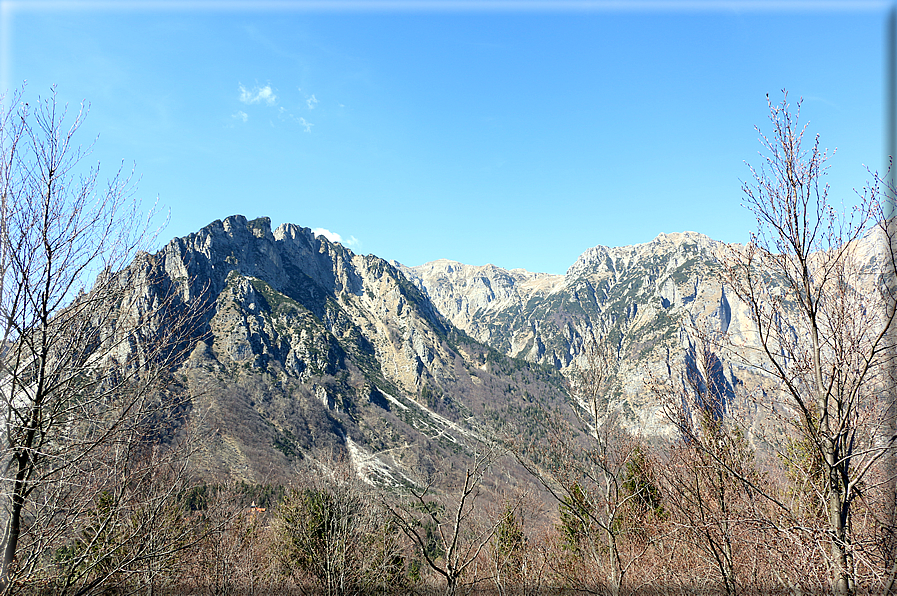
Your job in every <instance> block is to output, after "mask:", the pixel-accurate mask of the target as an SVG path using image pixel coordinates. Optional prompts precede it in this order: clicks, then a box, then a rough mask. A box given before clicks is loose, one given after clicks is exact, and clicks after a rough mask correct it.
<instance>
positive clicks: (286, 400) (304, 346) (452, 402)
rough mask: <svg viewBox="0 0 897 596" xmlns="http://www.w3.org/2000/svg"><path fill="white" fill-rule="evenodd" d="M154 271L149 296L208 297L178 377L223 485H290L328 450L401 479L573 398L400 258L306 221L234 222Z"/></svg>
mask: <svg viewBox="0 0 897 596" xmlns="http://www.w3.org/2000/svg"><path fill="white" fill-rule="evenodd" d="M140 263H141V265H140V266H141V267H143V268H145V269H146V272H145V275H142V276H140V279H152V280H153V281H152V284H151V285H152V286H153V287H144V286H141V285H139V284H138V285H136V286H135V288H134V291H138V292H143V293H144V294H146V295H148V296H149V295H151V294H157V293H165V292H174V293H175V294H176V295H177V297H178V300H179V301H181V302H183V303H193V302H195V301H203V302H205V304H206V311H205V317H204V319H203V324H202V326H201V328H200V329H197V331H196V333H195V335H194V337H193V340H192V342H193V343H192V344H191V346H189V357H188V358H186V359H185V361H184V362H183V365H182V366H181V368H180V371H179V374H181V375H182V376H183V378H184V379H185V382H186V384H187V385H188V386H189V388H190V389H191V390H192V393H193V395H194V396H195V397H194V398H193V400H192V409H191V418H192V420H193V421H194V423H195V424H198V425H200V427H201V434H202V435H203V436H205V437H208V438H207V439H205V440H204V441H203V446H202V452H201V454H200V457H199V458H198V461H199V462H200V464H199V469H200V471H201V472H202V473H203V474H206V475H208V476H210V477H215V478H221V477H226V476H231V477H236V478H241V479H245V480H249V481H252V482H261V481H270V480H280V481H284V480H285V479H287V478H289V476H290V474H291V470H292V469H294V467H295V466H296V465H297V464H298V463H299V462H300V461H301V460H302V459H303V458H305V457H308V456H310V455H311V456H316V454H320V453H321V452H322V451H323V452H327V453H328V454H330V453H335V454H337V455H339V454H343V455H344V456H345V457H347V458H351V459H352V461H353V462H354V463H355V465H356V467H357V468H358V469H359V471H360V472H361V473H363V474H364V475H365V476H367V477H368V478H369V479H371V480H379V481H381V482H387V483H401V482H405V481H407V478H408V477H409V475H411V474H412V472H413V471H414V470H420V469H422V470H423V471H426V469H427V468H430V467H432V465H433V462H434V461H441V462H443V463H445V462H448V461H451V460H452V459H453V458H456V459H458V460H459V461H463V460H464V459H465V458H467V457H469V456H470V455H471V454H472V452H473V448H474V444H475V442H476V439H477V437H483V436H486V435H490V434H492V433H493V432H494V430H491V429H492V428H493V427H494V426H495V425H494V424H490V421H491V422H498V421H502V420H507V419H509V418H520V417H521V414H522V413H523V412H527V414H526V415H525V416H523V419H528V420H535V419H536V418H537V417H538V415H539V412H540V411H544V410H546V409H548V408H554V407H557V406H559V405H562V404H563V402H564V390H563V385H562V382H561V379H560V377H559V376H558V375H557V374H556V373H554V372H552V371H550V370H547V369H544V368H540V367H537V366H534V365H530V364H527V363H525V362H523V361H519V360H514V359H512V358H508V357H506V356H503V355H501V354H499V353H497V352H495V351H494V350H491V349H489V348H488V347H486V346H484V345H482V344H480V343H478V342H476V341H474V340H472V339H471V338H469V337H468V336H467V335H466V334H464V333H463V332H460V331H458V330H457V329H456V328H455V327H454V326H453V325H452V324H451V323H449V322H448V321H446V320H445V319H444V318H443V317H442V316H441V315H440V314H439V313H438V312H437V310H436V309H435V308H434V307H433V305H432V304H431V302H430V301H429V300H428V299H427V298H426V296H424V295H423V294H422V293H421V292H420V291H419V290H418V289H417V288H416V287H415V286H414V285H413V284H411V283H410V282H408V280H407V279H406V278H405V277H404V276H403V275H402V274H401V273H399V272H398V271H397V270H396V269H395V268H394V267H393V266H392V265H390V264H389V263H387V262H386V261H384V260H383V259H380V258H378V257H375V256H372V255H367V256H361V255H356V254H354V253H352V252H351V251H350V250H348V249H346V248H345V247H343V246H342V245H340V244H334V243H331V242H329V241H327V240H326V239H325V238H323V237H317V236H315V235H314V234H312V232H311V231H310V230H308V229H306V228H300V227H298V226H294V225H290V224H285V225H282V226H280V227H279V228H277V229H276V230H274V231H272V230H271V227H270V221H269V220H268V219H267V218H261V219H257V220H254V221H247V220H246V219H245V218H243V217H242V216H233V217H229V218H227V219H225V220H224V221H215V222H213V223H212V224H210V225H209V226H207V227H205V228H203V229H202V230H200V231H199V232H197V233H195V234H191V235H189V236H187V237H185V238H176V239H174V240H172V241H171V242H170V243H169V244H168V245H167V246H166V247H165V248H164V249H163V250H161V251H160V252H159V253H157V254H156V255H152V256H150V255H146V256H145V257H144V258H143V259H142V260H141V261H140ZM135 279H136V278H135Z"/></svg>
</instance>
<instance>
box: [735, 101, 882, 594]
mask: <svg viewBox="0 0 897 596" xmlns="http://www.w3.org/2000/svg"><path fill="white" fill-rule="evenodd" d="M767 100H768V103H769V110H770V122H771V123H772V129H773V132H772V134H771V135H770V136H768V137H767V136H765V135H763V134H762V133H761V137H760V142H761V144H762V146H763V150H764V154H763V165H762V167H761V168H759V169H754V168H752V169H751V172H752V174H753V180H752V181H750V182H747V183H745V184H744V186H743V189H744V193H745V196H746V202H747V206H748V207H749V208H750V209H751V210H752V211H753V213H754V214H755V215H756V217H757V223H758V231H757V232H756V233H755V234H753V235H752V237H751V240H750V242H749V243H748V244H747V245H746V246H744V247H740V248H736V249H733V251H732V253H731V256H730V258H729V260H728V263H727V264H726V273H725V276H726V281H727V282H728V284H729V285H730V287H731V288H732V289H733V290H734V292H735V294H736V295H737V296H738V298H740V299H741V301H742V302H743V303H744V304H746V305H747V307H748V310H749V312H750V316H751V319H752V321H753V325H754V333H753V335H752V337H750V338H749V339H748V340H747V341H746V342H745V343H744V345H739V346H735V353H736V355H740V356H741V357H742V358H744V359H745V360H746V361H747V362H748V363H750V364H752V365H753V366H756V367H758V368H759V369H760V371H761V372H762V374H764V375H766V376H767V377H768V378H772V379H775V380H776V385H777V386H776V387H775V388H769V389H767V391H766V395H767V399H768V403H769V404H770V405H771V406H772V407H774V408H776V409H777V410H778V411H783V410H784V411H786V412H787V413H789V416H788V417H787V418H786V419H787V421H788V423H789V425H790V427H791V430H792V431H793V433H794V435H793V436H794V437H795V440H800V441H803V442H804V444H805V445H806V446H807V447H808V448H809V449H810V450H812V453H813V454H815V458H814V459H815V461H818V462H819V468H818V478H817V480H818V484H817V486H818V488H819V490H818V492H815V491H814V492H813V493H810V494H807V495H806V497H807V498H817V499H818V502H819V507H820V510H821V511H823V512H824V515H823V518H822V519H821V520H820V522H819V525H818V528H817V530H815V531H811V532H810V535H812V536H814V537H816V539H817V540H819V541H820V544H821V545H823V544H824V545H825V552H826V553H827V556H828V560H829V564H830V569H831V586H832V589H833V590H834V592H835V593H837V594H853V593H854V592H855V590H856V587H857V586H856V575H855V574H856V572H855V562H856V561H855V557H854V555H855V552H856V551H855V547H856V545H855V543H854V540H853V536H852V529H851V528H852V525H853V524H852V515H853V512H854V503H855V501H856V499H857V498H858V497H859V496H860V494H861V492H862V491H864V490H868V489H869V486H868V481H869V480H870V479H871V478H872V476H871V472H872V471H873V470H874V469H875V467H876V466H877V465H879V464H881V463H882V462H883V458H885V456H886V454H888V453H889V452H892V451H893V448H894V446H895V437H894V436H891V433H889V432H888V431H889V429H891V428H892V426H891V425H890V424H889V423H888V421H887V420H886V418H887V410H886V409H885V408H884V407H883V406H884V401H885V400H884V399H882V397H883V396H884V395H885V394H886V393H888V392H890V391H892V390H893V382H892V380H891V379H889V378H888V375H887V368H886V366H885V365H886V364H887V361H888V357H889V353H890V350H891V349H892V348H893V346H892V345H890V338H891V337H892V336H891V335H890V334H889V330H890V329H891V328H892V327H893V326H894V321H895V310H894V300H893V296H892V295H890V291H889V290H890V288H892V287H893V285H892V284H891V283H888V281H887V276H893V275H894V272H895V252H894V247H895V244H894V242H893V240H894V239H893V238H892V237H891V233H892V232H893V228H889V227H888V225H887V224H888V222H887V220H886V218H885V214H884V210H883V205H882V198H883V197H882V188H881V186H880V185H878V184H875V185H873V186H872V187H871V188H869V189H867V190H866V192H865V193H864V194H862V195H861V196H859V203H858V205H856V206H855V207H854V208H853V209H851V210H848V211H843V210H841V209H839V208H837V206H836V205H834V204H833V203H832V201H831V200H830V199H829V197H828V186H827V185H825V184H824V181H823V177H824V175H825V171H826V160H827V157H828V155H827V153H826V151H825V150H822V149H821V148H820V144H819V138H818V137H816V139H815V140H814V141H813V142H812V144H811V146H810V147H809V148H807V147H806V146H804V144H803V141H804V133H805V130H806V127H805V126H804V127H801V126H800V125H799V114H800V103H798V106H797V109H796V110H795V111H794V112H792V111H791V106H790V105H789V104H788V102H787V94H786V95H785V97H784V98H783V100H782V102H781V103H780V104H773V103H772V102H771V101H769V99H768V98H767ZM758 131H759V129H758ZM891 198H893V197H891ZM876 235H877V236H878V242H877V243H875V242H873V238H874V237H875V236H876ZM872 247H875V250H873V249H872ZM875 251H878V252H875ZM891 279H893V278H892V277H891Z"/></svg>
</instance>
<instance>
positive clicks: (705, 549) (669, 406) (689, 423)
mask: <svg viewBox="0 0 897 596" xmlns="http://www.w3.org/2000/svg"><path fill="white" fill-rule="evenodd" d="M692 335H693V337H692V341H691V342H690V345H689V348H688V350H687V355H686V358H685V363H684V366H683V369H682V370H679V371H677V372H678V373H679V374H678V375H677V374H676V373H673V375H672V376H671V378H670V379H666V380H654V381H653V382H652V383H651V390H652V391H653V392H654V393H655V395H657V396H658V397H659V398H660V400H661V403H662V405H663V411H664V414H665V416H666V417H667V419H668V420H669V421H670V422H671V423H672V424H673V425H674V426H675V427H676V429H677V430H678V432H679V440H678V441H676V442H675V443H674V444H673V445H671V446H670V448H669V457H668V459H667V461H666V465H665V466H664V467H663V469H664V473H662V474H661V476H662V478H663V491H664V495H665V503H666V506H667V508H668V510H669V512H670V514H671V515H672V516H673V520H674V522H673V523H674V524H675V525H676V526H678V527H679V528H681V529H682V530H684V534H685V535H686V540H687V541H688V542H689V544H690V545H692V548H694V547H696V550H697V551H698V552H702V553H704V554H705V556H706V558H707V559H708V560H709V561H710V566H711V567H712V568H715V569H716V571H717V574H718V577H719V581H720V583H721V584H722V589H723V592H724V593H725V594H727V595H734V594H737V593H738V592H739V591H741V590H742V589H743V588H742V587H743V586H745V585H753V581H755V580H756V578H753V577H752V578H742V577H739V575H740V573H739V566H740V565H739V563H740V561H739V559H740V558H741V557H739V555H738V553H742V554H744V553H746V552H750V551H752V550H755V549H751V548H744V546H745V545H744V544H743V543H741V536H743V535H744V534H745V533H750V532H752V531H754V530H756V529H757V524H756V520H757V519H758V518H760V517H762V516H761V515H758V514H757V513H756V512H755V511H753V509H754V508H756V507H757V504H756V503H755V502H754V499H753V498H752V487H759V486H763V484H764V483H763V480H762V478H761V475H760V474H759V473H758V472H757V471H756V470H755V468H754V461H753V450H752V449H751V448H750V446H749V445H748V442H747V440H746V438H745V435H744V432H743V431H742V429H741V428H740V427H739V425H738V421H736V420H734V419H733V418H732V417H731V416H730V412H728V411H727V405H728V404H727V402H728V401H730V400H731V399H732V397H734V396H733V395H730V392H731V389H730V387H728V386H727V383H726V380H725V378H724V377H723V374H722V361H721V360H720V358H719V356H718V355H717V353H716V352H715V351H714V348H717V347H718V346H719V345H720V341H721V340H722V338H721V337H718V334H715V333H713V332H712V331H710V330H708V329H707V328H701V327H698V326H695V327H694V328H693V329H692ZM754 587H755V588H756V587H757V586H756V585H754Z"/></svg>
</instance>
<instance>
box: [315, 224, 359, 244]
mask: <svg viewBox="0 0 897 596" xmlns="http://www.w3.org/2000/svg"><path fill="white" fill-rule="evenodd" d="M311 232H312V234H314V235H315V236H323V237H324V238H327V240H329V241H331V242H339V243H340V244H342V245H344V246H356V245H357V244H358V238H356V237H355V236H349V237H348V238H347V239H345V240H344V239H343V237H342V236H340V235H339V234H337V233H336V232H331V231H330V230H328V229H326V228H314V229H313V230H312V231H311Z"/></svg>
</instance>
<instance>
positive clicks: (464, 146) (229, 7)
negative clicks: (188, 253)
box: [0, 0, 890, 273]
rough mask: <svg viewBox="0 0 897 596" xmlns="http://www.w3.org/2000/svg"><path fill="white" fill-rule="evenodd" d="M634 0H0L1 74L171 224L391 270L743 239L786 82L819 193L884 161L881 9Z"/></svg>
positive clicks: (551, 259)
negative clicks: (53, 94)
mask: <svg viewBox="0 0 897 596" xmlns="http://www.w3.org/2000/svg"><path fill="white" fill-rule="evenodd" d="M632 6H633V8H629V9H620V8H619V7H618V5H617V4H614V3H605V2H593V3H583V2H568V3H566V4H564V5H563V7H562V8H553V7H552V6H550V5H547V4H545V3H527V2H511V3H501V2H498V3H496V2H492V3H490V4H484V3H481V2H480V3H478V2H471V3H464V2H454V3H445V2H443V3H441V4H439V5H434V4H433V3H428V2H426V1H425V0H421V1H420V2H413V1H410V2H404V3H384V2H374V3H365V2H355V3H348V4H345V3H344V4H337V3H328V2H320V3H317V4H311V3H301V2H289V1H286V2H279V3H269V4H267V5H266V8H263V9H257V8H255V7H254V5H252V4H250V3H242V2H232V3H229V4H225V3H220V2H195V1H194V2H192V3H189V4H185V3H179V2H171V3H169V2H130V3H128V2H125V3H117V4H115V3H107V2H103V1H98V2H89V3H88V2H64V1H63V2H43V1H32V2H12V1H9V0H0V17H2V23H0V34H2V47H0V51H2V56H0V84H2V86H3V88H5V89H15V88H17V87H20V86H21V84H22V82H23V81H24V80H27V87H26V98H29V99H32V100H33V99H35V98H36V97H37V96H38V95H41V96H46V95H48V93H49V88H50V86H51V85H53V84H56V85H57V88H58V94H59V98H60V100H61V101H62V102H67V103H69V104H70V109H71V108H74V107H75V106H76V105H77V104H78V103H79V102H80V101H82V100H86V101H88V102H89V103H90V115H89V117H88V118H87V121H86V123H85V125H84V126H83V128H82V129H81V132H80V140H81V142H82V143H84V144H89V143H90V142H91V141H92V140H93V139H94V138H95V137H98V138H97V142H96V145H95V148H94V151H93V154H92V155H91V158H90V159H91V160H92V161H97V160H99V162H100V163H101V168H102V169H101V171H102V172H106V173H109V174H111V173H113V172H114V170H115V169H116V168H117V167H118V165H119V164H121V163H122V162H124V163H125V165H126V167H127V168H130V167H131V166H132V165H134V164H136V172H137V175H138V176H139V178H140V181H139V192H138V196H139V197H141V198H142V200H143V203H144V205H145V206H147V207H149V206H151V205H152V204H153V202H154V201H155V200H156V198H157V197H158V200H159V203H160V205H162V206H163V207H164V208H165V209H170V211H171V219H170V223H169V224H168V226H167V228H166V229H165V230H164V231H163V233H162V236H163V237H164V238H165V239H167V238H170V237H173V236H181V235H186V234H188V233H190V232H191V231H195V230H198V229H199V228H201V227H203V226H205V225H207V224H208V223H210V222H211V221H213V220H215V219H222V218H224V217H226V216H228V215H232V214H235V213H240V214H243V215H246V216H247V217H249V218H254V217H258V216H263V215H266V216H269V217H271V219H272V223H273V224H274V226H276V225H278V224H280V223H283V222H292V223H296V224H299V225H302V226H306V227H310V228H323V229H327V230H330V231H332V232H334V233H336V234H339V235H340V236H341V237H342V238H343V243H344V244H346V245H347V246H349V247H350V248H351V249H353V250H354V251H356V252H359V253H374V254H376V255H378V256H381V257H384V258H386V259H395V260H398V261H401V262H403V263H405V264H408V265H418V264H421V263H424V262H427V261H430V260H434V259H437V258H450V259H454V260H458V261H462V262H465V263H470V264H475V265H482V264H485V263H494V264H496V265H498V266H501V267H506V268H513V267H523V268H526V269H529V270H532V271H547V272H551V273H563V272H564V271H565V270H566V269H567V267H569V266H570V265H571V264H572V263H573V262H574V261H575V259H576V257H577V256H578V255H579V254H580V253H582V252H583V251H584V250H586V249H587V248H589V247H591V246H595V245H597V244H604V245H608V246H620V245H626V244H634V243H639V242H647V241H649V240H651V239H652V238H653V237H655V236H656V235H657V234H658V233H660V232H677V231H683V230H694V231H698V232H702V233H704V234H707V235H709V236H711V237H713V238H716V239H719V240H723V241H727V242H740V241H744V240H745V239H746V238H747V234H748V232H749V231H750V230H751V229H752V228H753V225H754V222H753V220H752V218H751V216H750V214H749V213H748V212H747V211H746V210H745V209H744V208H743V207H741V202H742V199H741V180H745V179H747V178H748V177H749V175H750V174H749V171H748V169H747V167H746V166H745V163H744V162H745V161H748V162H751V163H759V158H758V155H757V151H758V150H759V148H760V147H759V144H758V142H757V133H756V131H755V130H754V126H755V125H758V126H760V128H761V130H768V129H769V126H768V121H767V120H766V116H767V108H766V99H765V97H766V94H767V93H769V94H770V95H771V97H772V98H773V99H774V100H775V101H778V100H780V99H781V90H782V89H783V88H786V89H788V91H789V98H790V99H791V100H795V101H796V100H797V99H799V98H800V97H803V108H802V116H803V119H804V120H809V121H810V131H811V133H817V132H818V133H819V134H820V135H821V139H822V144H823V146H825V147H828V148H835V147H837V153H836V155H835V157H834V158H833V159H832V161H831V162H830V164H831V170H830V175H829V182H830V183H831V185H832V193H833V196H834V197H836V198H837V199H839V200H841V199H843V200H844V201H845V202H846V203H848V204H852V203H853V202H854V195H853V190H852V189H853V188H854V187H856V188H861V187H862V186H863V184H864V183H865V181H866V180H867V179H868V178H869V175H868V173H867V172H866V169H865V167H866V166H868V167H870V168H871V169H873V170H878V169H882V164H883V160H884V148H883V146H882V143H883V135H882V122H883V117H884V112H883V110H884V108H883V97H884V87H883V73H884V65H883V61H884V50H883V42H884V31H885V16H886V12H887V9H888V7H889V6H890V5H889V4H887V3H884V2H881V3H874V2H871V3H854V4H849V3H845V2H836V3H825V2H809V3H803V2H791V3H788V4H782V3H775V2H765V3H759V4H751V3H745V2H740V3H726V2H711V3H701V2H689V3H686V2H670V3H664V2H652V3H645V2H642V3H636V4H633V5H632Z"/></svg>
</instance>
